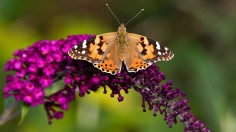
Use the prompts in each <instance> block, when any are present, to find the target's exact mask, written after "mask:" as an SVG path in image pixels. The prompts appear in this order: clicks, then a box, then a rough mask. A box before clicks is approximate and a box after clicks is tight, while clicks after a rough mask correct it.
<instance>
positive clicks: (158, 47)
mask: <svg viewBox="0 0 236 132" xmlns="http://www.w3.org/2000/svg"><path fill="white" fill-rule="evenodd" d="M156 45H157V46H156V48H157V49H158V50H160V49H161V46H160V44H159V43H158V42H156Z"/></svg>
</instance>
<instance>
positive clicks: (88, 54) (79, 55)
mask: <svg viewBox="0 0 236 132" xmlns="http://www.w3.org/2000/svg"><path fill="white" fill-rule="evenodd" d="M115 38H116V32H111V33H104V34H100V35H96V36H95V37H92V38H89V39H86V40H84V41H83V42H81V43H78V44H77V45H75V46H74V47H72V48H71V50H70V51H69V52H68V54H69V56H70V57H71V58H72V59H78V60H86V61H89V62H91V63H101V62H102V61H103V60H104V58H105V57H106V54H107V53H108V51H109V48H110V47H111V45H112V44H114V42H113V41H114V40H115Z"/></svg>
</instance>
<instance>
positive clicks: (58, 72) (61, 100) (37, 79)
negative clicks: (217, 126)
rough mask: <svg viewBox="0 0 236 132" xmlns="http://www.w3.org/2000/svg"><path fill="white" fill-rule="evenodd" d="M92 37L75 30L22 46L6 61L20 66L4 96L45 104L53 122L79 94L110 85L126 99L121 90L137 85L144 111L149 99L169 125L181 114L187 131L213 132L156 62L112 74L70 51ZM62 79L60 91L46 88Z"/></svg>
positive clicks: (9, 68) (11, 68) (11, 67)
mask: <svg viewBox="0 0 236 132" xmlns="http://www.w3.org/2000/svg"><path fill="white" fill-rule="evenodd" d="M90 37H92V35H72V36H68V38H67V39H61V40H52V41H48V40H42V41H38V42H36V43H34V44H33V45H32V46H30V47H28V48H27V49H26V50H17V51H16V52H15V53H14V58H12V59H11V60H10V61H9V62H8V63H7V64H6V66H5V71H15V75H11V74H10V75H8V76H7V78H6V85H5V88H4V90H3V93H4V97H5V98H7V97H9V96H14V97H15V99H16V100H19V101H22V102H24V103H26V104H29V105H30V106H32V107H35V106H38V105H41V104H42V105H44V108H45V110H46V112H47V115H48V122H49V123H50V124H51V123H52V119H61V118H63V113H64V111H66V110H68V108H69V103H70V102H71V101H73V100H75V96H76V95H79V96H81V97H83V96H84V95H85V94H89V93H90V92H95V91H97V90H98V89H99V88H102V89H103V93H104V94H107V89H108V88H109V89H111V91H112V92H111V93H109V94H110V96H111V97H115V96H116V97H117V100H118V101H119V102H121V101H123V100H124V97H123V96H122V94H121V91H124V92H125V93H126V94H128V93H129V90H132V89H134V90H136V91H137V92H138V93H140V94H141V95H142V108H143V111H144V112H145V111H146V104H147V105H148V109H149V110H153V115H154V116H156V115H157V112H160V113H161V114H163V115H164V120H165V121H166V123H167V124H168V125H169V127H172V125H173V124H176V123H177V118H179V119H180V121H181V122H183V123H184V125H185V128H184V130H185V131H209V130H208V129H207V128H206V127H205V124H204V123H203V122H201V121H200V120H198V119H197V118H196V117H195V116H194V115H193V114H191V113H190V109H191V108H190V106H188V102H189V100H188V99H185V94H184V93H183V92H181V90H180V89H174V88H173V86H172V84H173V81H172V80H169V81H167V82H166V83H163V80H165V78H166V77H165V75H164V73H162V72H161V71H159V68H158V67H157V66H156V64H153V65H151V66H150V67H148V68H146V69H145V70H141V71H139V72H137V73H128V72H127V70H126V68H125V67H124V66H123V67H122V70H121V72H120V73H118V74H116V75H111V74H109V73H103V72H101V71H100V70H98V69H97V68H95V67H94V66H93V65H92V64H91V63H89V62H86V61H83V60H72V59H71V58H70V57H69V56H68V51H69V50H70V49H71V47H73V46H74V45H76V44H78V43H79V42H81V41H83V40H85V39H88V38H90ZM60 80H64V82H65V84H64V86H62V87H61V88H60V90H58V91H56V92H54V93H51V94H49V95H48V94H45V89H47V88H48V87H50V86H51V85H52V84H53V83H56V82H58V81H60ZM107 86H108V87H107ZM77 91H78V93H77Z"/></svg>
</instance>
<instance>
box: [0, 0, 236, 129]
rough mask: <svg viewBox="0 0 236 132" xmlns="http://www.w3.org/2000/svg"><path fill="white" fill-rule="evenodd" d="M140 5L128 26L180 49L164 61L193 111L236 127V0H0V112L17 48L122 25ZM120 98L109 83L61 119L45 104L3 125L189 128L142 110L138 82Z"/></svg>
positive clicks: (217, 124) (210, 123)
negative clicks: (105, 90) (50, 119)
mask: <svg viewBox="0 0 236 132" xmlns="http://www.w3.org/2000/svg"><path fill="white" fill-rule="evenodd" d="M105 3H108V4H109V5H110V7H111V8H112V9H113V11H114V12H115V14H116V15H117V17H118V18H119V19H120V21H121V22H126V21H128V20H129V19H130V18H131V17H133V16H134V15H135V14H136V13H137V12H138V11H139V10H140V9H142V8H144V9H145V11H144V12H143V13H142V14H141V15H140V16H138V17H137V18H135V19H134V20H133V21H132V22H130V23H129V25H128V26H127V30H128V32H133V33H138V34H142V35H145V36H148V37H150V38H153V39H155V40H157V41H159V42H161V43H163V44H164V45H166V46H167V47H169V48H170V49H171V50H172V51H173V52H174V53H175V57H174V59H173V60H172V61H170V62H159V63H158V65H159V66H160V68H161V71H163V72H164V73H165V74H166V76H167V79H173V80H174V86H175V87H180V88H181V89H182V91H184V92H185V93H186V94H187V98H189V99H190V101H191V102H190V103H189V105H190V106H191V107H192V110H191V112H192V113H193V114H195V115H196V116H197V117H198V118H199V119H200V120H201V121H203V122H205V123H206V126H207V127H208V128H210V129H211V130H212V131H214V132H235V131H236V115H235V114H236V113H235V111H236V96H235V94H236V81H235V75H236V74H235V73H236V68H235V64H236V61H235V56H236V52H235V50H236V44H235V43H236V1H235V0H136V1H131V0H117V1H114V0H83V1H82V0H50V1H49V0H34V1H32V0H0V69H1V70H0V76H1V77H0V78H1V80H0V81H1V82H0V87H1V93H0V113H2V112H3V111H4V107H5V106H4V99H3V97H2V88H3V87H4V85H5V77H6V73H4V72H3V69H4V65H5V63H6V62H7V61H8V60H9V59H10V58H12V54H13V52H14V51H15V50H17V49H22V48H26V47H27V46H30V45H32V43H34V42H36V41H38V40H42V39H48V40H52V39H60V38H66V37H67V36H68V35H73V34H85V33H88V34H100V33H105V32H111V31H117V28H118V26H119V25H118V24H117V22H116V20H115V19H114V18H113V16H112V15H111V13H110V12H109V11H108V9H107V7H106V6H105ZM123 95H124V96H125V100H124V101H123V102H122V103H118V101H117V98H110V97H109V94H107V95H104V94H102V91H100V92H98V93H92V94H90V95H86V96H85V97H83V98H77V100H76V101H74V102H73V103H72V104H71V105H70V108H69V110H68V111H67V112H65V114H64V118H63V119H61V120H53V124H52V125H48V124H47V116H46V112H45V111H44V109H43V107H42V106H38V107H36V108H31V109H30V111H29V114H28V115H27V116H26V118H25V120H24V122H23V124H22V125H20V126H17V123H18V122H19V120H20V116H18V117H16V118H15V119H13V120H11V121H10V122H8V123H6V124H4V125H3V126H0V131H1V132H5V131H11V132H14V131H16V132H39V131H44V132H51V131H83V132H90V131H91V132H92V131H98V132H100V131H113V132H154V131H159V132H164V131H173V132H177V131H183V124H181V123H178V124H177V125H174V126H173V128H172V129H169V127H168V125H166V124H165V121H164V120H163V118H164V116H163V115H160V114H158V115H157V117H156V118H155V117H153V116H152V111H151V112H146V113H144V112H142V108H141V96H140V95H139V94H138V93H137V92H135V91H134V90H130V94H128V95H125V94H124V93H123Z"/></svg>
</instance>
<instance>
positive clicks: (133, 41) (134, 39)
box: [125, 33, 174, 72]
mask: <svg viewBox="0 0 236 132" xmlns="http://www.w3.org/2000/svg"><path fill="white" fill-rule="evenodd" d="M127 41H128V45H129V46H130V47H129V50H130V51H129V54H128V55H127V59H126V60H125V64H126V67H127V70H128V71H131V72H132V71H138V70H140V69H145V68H146V67H148V66H149V65H151V64H153V63H155V62H156V61H169V60H171V59H172V58H173V57H174V54H173V53H172V52H171V51H170V50H169V49H168V48H167V47H165V46H164V45H162V44H160V43H158V42H157V41H154V40H152V39H149V38H147V37H145V36H142V35H138V34H133V33H128V34H127Z"/></svg>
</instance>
